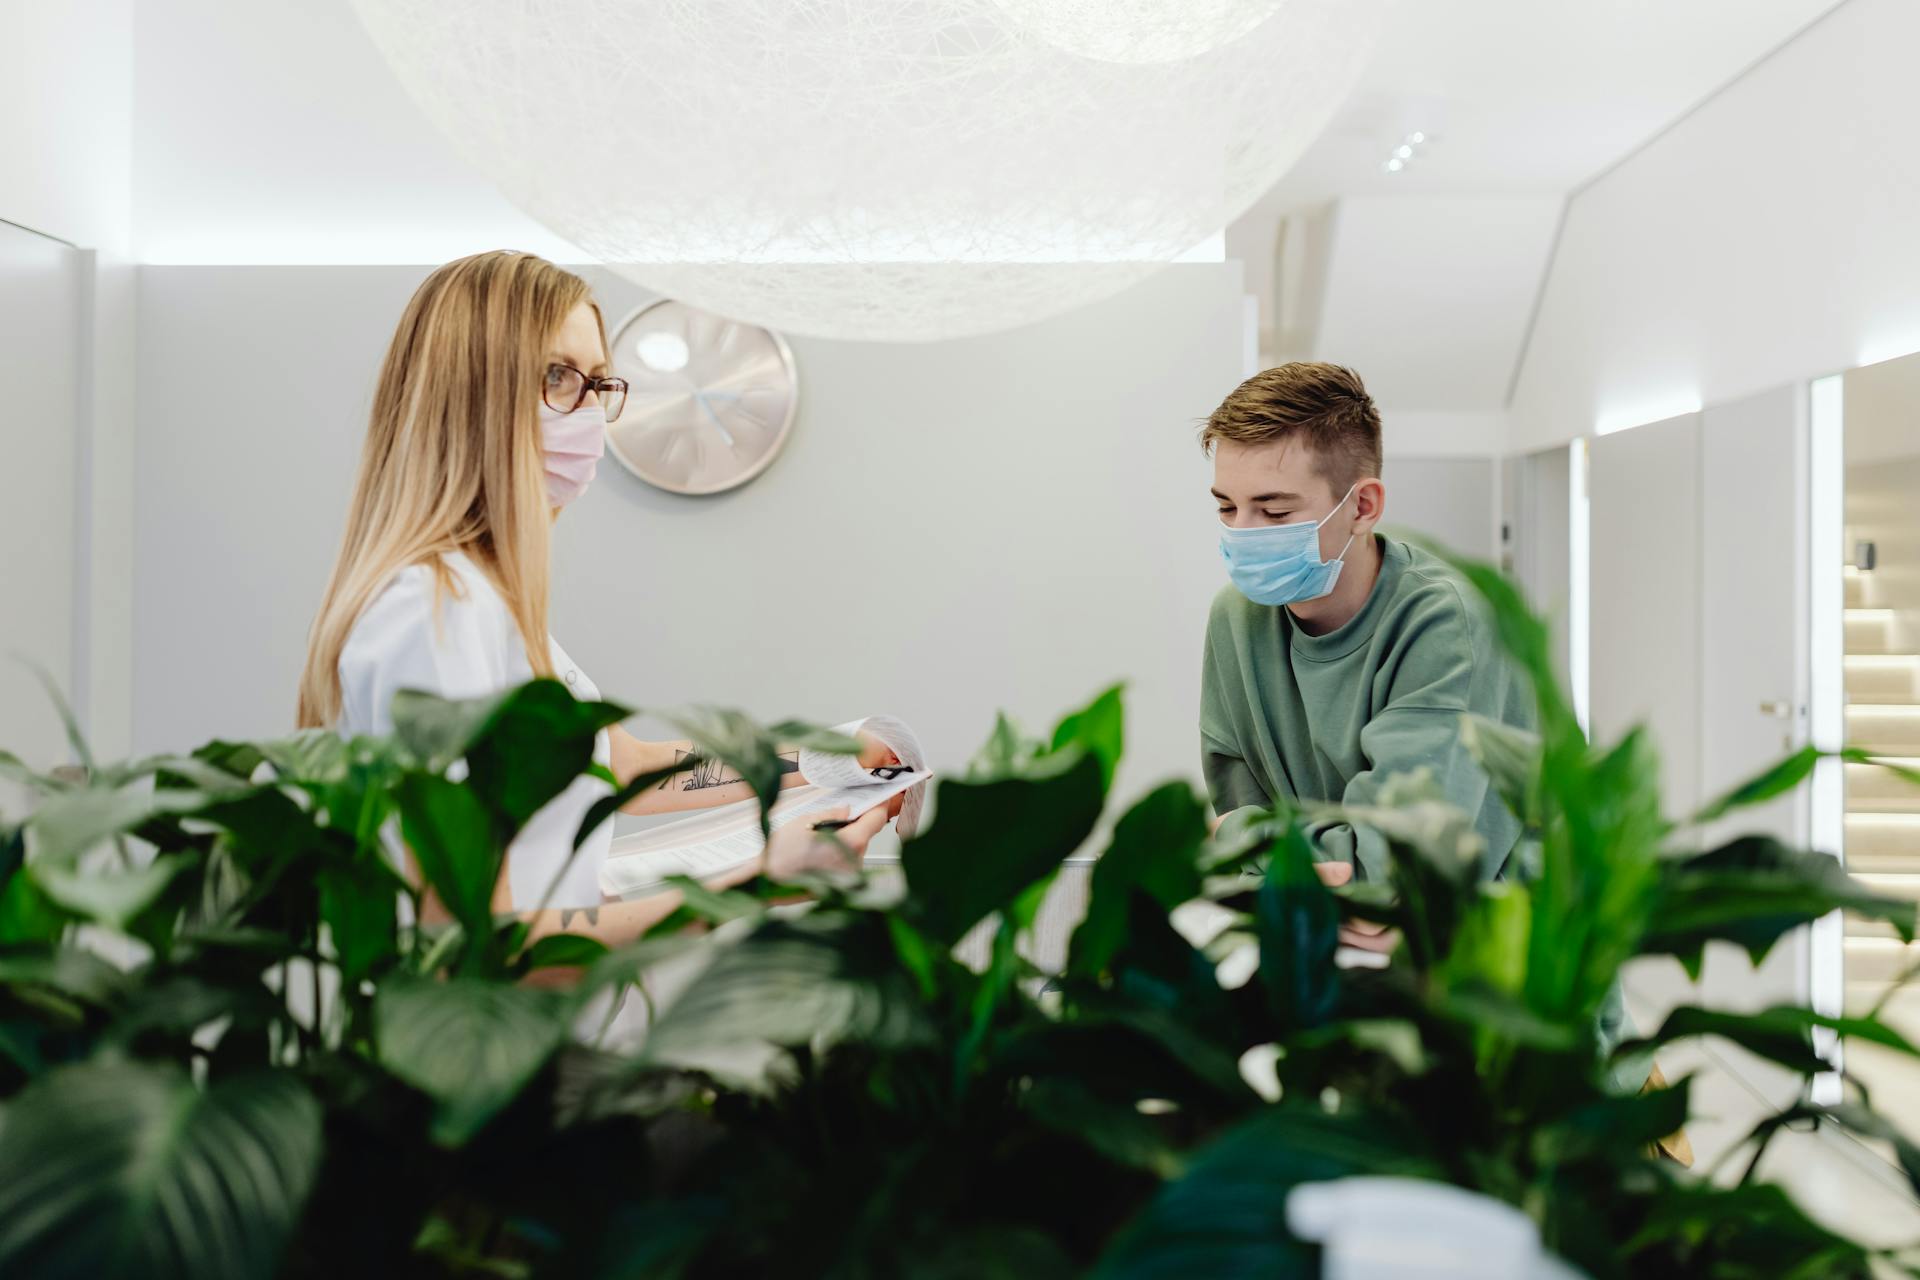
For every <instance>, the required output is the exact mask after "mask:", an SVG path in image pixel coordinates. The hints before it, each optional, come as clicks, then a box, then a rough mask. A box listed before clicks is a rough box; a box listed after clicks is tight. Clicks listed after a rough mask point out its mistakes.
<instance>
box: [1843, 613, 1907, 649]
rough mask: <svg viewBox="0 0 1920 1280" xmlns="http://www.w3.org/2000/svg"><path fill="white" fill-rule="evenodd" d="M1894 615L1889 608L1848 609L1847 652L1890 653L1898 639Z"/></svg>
mask: <svg viewBox="0 0 1920 1280" xmlns="http://www.w3.org/2000/svg"><path fill="white" fill-rule="evenodd" d="M1895 618H1896V615H1895V614H1894V612H1893V610H1891V609H1864V608H1862V609H1848V610H1847V623H1846V626H1847V652H1848V653H1892V652H1894V646H1895V644H1896V642H1897V641H1898V639H1899V630H1898V625H1897V622H1896V620H1895Z"/></svg>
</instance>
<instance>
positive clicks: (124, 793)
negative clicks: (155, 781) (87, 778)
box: [26, 784, 206, 862]
mask: <svg viewBox="0 0 1920 1280" xmlns="http://www.w3.org/2000/svg"><path fill="white" fill-rule="evenodd" d="M205 803H206V797H205V796H203V795H201V794H200V793H198V792H193V791H155V790H152V789H151V788H148V787H145V786H143V785H139V784H135V785H132V786H126V787H119V788H115V789H113V790H99V789H93V788H87V789H82V790H76V791H62V792H59V793H58V794H55V795H50V796H48V797H47V798H46V799H45V800H43V801H42V802H41V803H40V807H39V808H38V809H36V810H34V812H33V815H32V816H31V817H29V818H28V819H27V821H26V833H27V847H28V849H29V851H30V852H31V853H32V854H33V859H34V861H35V862H49V861H59V862H72V861H74V860H75V859H77V858H79V857H80V855H82V854H84V853H87V852H89V851H90V850H92V849H95V848H98V847H99V846H100V845H102V844H105V843H106V842H107V841H109V840H112V839H114V838H116V837H118V836H124V835H127V834H129V833H131V832H133V831H135V830H137V829H138V828H140V827H142V826H144V825H146V824H147V823H148V822H151V821H152V820H153V819H155V818H157V817H160V816H162V815H166V814H180V813H191V812H193V811H194V810H195V809H198V808H200V807H201V806H202V805H204V804H205Z"/></svg>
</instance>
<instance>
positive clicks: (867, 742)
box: [856, 733, 900, 769]
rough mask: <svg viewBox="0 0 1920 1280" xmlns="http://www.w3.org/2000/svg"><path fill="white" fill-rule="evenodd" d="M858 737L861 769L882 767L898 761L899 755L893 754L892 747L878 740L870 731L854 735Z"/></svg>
mask: <svg viewBox="0 0 1920 1280" xmlns="http://www.w3.org/2000/svg"><path fill="white" fill-rule="evenodd" d="M856 736H857V737H858V738H859V739H860V767H861V768H862V769H884V768H886V767H888V766H889V765H896V764H899V763H900V757H899V756H898V755H895V754H894V750H893V748H892V747H890V746H888V745H887V744H886V743H884V742H882V741H880V739H878V738H876V737H874V736H873V735H872V734H870V733H862V734H857V735H856Z"/></svg>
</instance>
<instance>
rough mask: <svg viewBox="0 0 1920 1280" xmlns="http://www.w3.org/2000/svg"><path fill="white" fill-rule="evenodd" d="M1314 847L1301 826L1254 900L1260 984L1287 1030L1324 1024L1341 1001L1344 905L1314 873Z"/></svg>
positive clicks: (1289, 835)
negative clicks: (1337, 953)
mask: <svg viewBox="0 0 1920 1280" xmlns="http://www.w3.org/2000/svg"><path fill="white" fill-rule="evenodd" d="M1313 867H1314V856H1313V846H1312V845H1310V844H1309V843H1308V842H1307V838H1306V835H1305V833H1304V832H1302V831H1301V830H1300V828H1299V826H1298V825H1297V824H1294V825H1290V826H1289V828H1288V831H1287V834H1286V837H1285V838H1284V839H1283V840H1282V841H1281V843H1280V845H1279V847H1278V848H1277V849H1276V850H1275V852H1274V855H1273V860H1272V861H1271V862H1270V863H1269V864H1268V865H1267V878H1266V882H1265V883H1264V884H1262V885H1261V886H1260V890H1259V892H1258V893H1257V894H1256V895H1255V897H1254V908H1253V915H1254V921H1255V925H1256V927H1257V929H1258V931H1259V935H1260V980H1261V983H1262V985H1263V986H1264V987H1265V989H1266V995H1267V1006H1268V1008H1269V1009H1271V1010H1272V1012H1273V1015H1274V1017H1275V1018H1277V1019H1278V1020H1279V1025H1280V1026H1281V1027H1282V1028H1283V1029H1285V1030H1287V1031H1293V1030H1300V1029H1305V1028H1309V1027H1316V1026H1319V1025H1320V1024H1321V1023H1323V1022H1325V1021H1327V1019H1329V1018H1330V1017H1332V1016H1333V1011H1334V1008H1335V1006H1336V1005H1337V1004H1338V1002H1339V998H1340V971H1339V970H1338V969H1337V968H1335V967H1334V963H1333V953H1334V949H1335V948H1336V947H1337V946H1338V945H1339V929H1340V906H1339V904H1338V903H1337V902H1336V901H1335V900H1334V897H1333V895H1332V894H1331V893H1329V892H1328V891H1327V887H1326V885H1325V884H1324V883H1323V882H1322V881H1321V879H1320V877H1319V875H1318V874H1317V873H1316V872H1315V871H1314V869H1313Z"/></svg>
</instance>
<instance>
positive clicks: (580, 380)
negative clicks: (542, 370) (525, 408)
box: [540, 364, 627, 422]
mask: <svg viewBox="0 0 1920 1280" xmlns="http://www.w3.org/2000/svg"><path fill="white" fill-rule="evenodd" d="M588 392H593V393H595V394H597V395H598V396H599V397H600V408H601V411H602V412H604V413H605V414H606V415H607V421H608V422H612V421H614V420H615V419H616V418H618V417H619V416H620V411H621V410H622V409H624V408H626V407H627V380H626V379H625V378H589V377H588V376H587V375H586V374H584V373H582V372H580V371H579V370H578V369H576V368H574V367H573V366H572V365H570V364H550V365H548V366H547V377H546V381H545V382H543V383H542V384H541V386H540V398H541V399H542V400H544V401H546V404H547V408H549V409H551V410H553V411H554V412H555V413H572V412H573V411H574V410H575V409H578V408H579V407H580V406H581V405H583V404H585V403H586V402H587V393H588Z"/></svg>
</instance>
